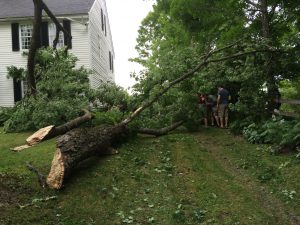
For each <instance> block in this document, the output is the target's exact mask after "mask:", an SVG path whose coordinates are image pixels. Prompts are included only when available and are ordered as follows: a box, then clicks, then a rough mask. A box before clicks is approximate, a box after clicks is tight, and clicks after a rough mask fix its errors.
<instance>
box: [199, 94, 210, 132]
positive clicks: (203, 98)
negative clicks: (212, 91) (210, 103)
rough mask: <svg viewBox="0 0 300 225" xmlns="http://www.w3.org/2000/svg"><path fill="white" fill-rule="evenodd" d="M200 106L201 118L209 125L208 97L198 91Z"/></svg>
mask: <svg viewBox="0 0 300 225" xmlns="http://www.w3.org/2000/svg"><path fill="white" fill-rule="evenodd" d="M198 106H199V111H200V116H201V119H203V121H204V126H205V127H207V126H208V114H209V109H208V107H207V97H206V95H204V94H201V93H198Z"/></svg>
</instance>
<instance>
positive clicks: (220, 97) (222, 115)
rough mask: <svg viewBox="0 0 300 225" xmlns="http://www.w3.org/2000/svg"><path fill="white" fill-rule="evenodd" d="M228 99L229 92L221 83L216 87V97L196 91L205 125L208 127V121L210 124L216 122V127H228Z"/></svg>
mask: <svg viewBox="0 0 300 225" xmlns="http://www.w3.org/2000/svg"><path fill="white" fill-rule="evenodd" d="M230 100H231V96H230V93H229V91H228V90H226V89H225V88H224V86H223V85H220V86H219V87H218V94H217V97H216V96H215V95H207V94H202V93H198V104H199V109H200V112H201V116H202V118H203V120H204V125H205V127H208V122H210V123H211V125H212V126H214V125H215V123H216V125H217V126H218V127H221V128H228V104H229V101H230Z"/></svg>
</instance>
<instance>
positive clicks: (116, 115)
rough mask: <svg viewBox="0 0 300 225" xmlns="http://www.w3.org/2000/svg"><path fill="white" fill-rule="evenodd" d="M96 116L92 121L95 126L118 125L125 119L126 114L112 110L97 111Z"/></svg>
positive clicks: (115, 109)
mask: <svg viewBox="0 0 300 225" xmlns="http://www.w3.org/2000/svg"><path fill="white" fill-rule="evenodd" d="M94 116H95V117H94V118H93V121H92V123H93V125H101V124H108V125H116V124H117V123H119V122H121V120H122V119H123V117H124V113H122V112H121V111H120V110H119V109H117V108H112V109H111V110H109V111H105V112H100V111H96V112H95V113H94Z"/></svg>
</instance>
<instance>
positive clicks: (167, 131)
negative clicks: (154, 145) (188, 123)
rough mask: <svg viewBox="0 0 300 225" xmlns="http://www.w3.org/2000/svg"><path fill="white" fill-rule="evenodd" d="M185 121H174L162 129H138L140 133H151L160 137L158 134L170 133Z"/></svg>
mask: <svg viewBox="0 0 300 225" xmlns="http://www.w3.org/2000/svg"><path fill="white" fill-rule="evenodd" d="M183 123H184V121H179V122H176V123H173V124H171V125H170V126H167V127H164V128H161V129H151V128H140V129H138V130H137V132H138V133H140V134H150V135H154V136H156V137H158V136H162V135H166V134H168V133H169V132H170V131H172V130H175V129H176V128H178V127H179V126H181V125H182V124H183Z"/></svg>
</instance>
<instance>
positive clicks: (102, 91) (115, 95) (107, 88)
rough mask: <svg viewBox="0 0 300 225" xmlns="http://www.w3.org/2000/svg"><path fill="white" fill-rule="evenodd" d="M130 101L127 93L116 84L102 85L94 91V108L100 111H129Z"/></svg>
mask: <svg viewBox="0 0 300 225" xmlns="http://www.w3.org/2000/svg"><path fill="white" fill-rule="evenodd" d="M130 100H131V99H130V96H129V94H128V93H127V91H126V90H124V88H122V87H120V86H118V85H116V84H114V83H102V84H101V85H100V86H99V87H98V88H97V89H96V90H94V91H93V101H94V107H96V108H97V109H98V110H110V109H111V108H113V107H117V108H119V109H120V110H122V111H127V110H128V107H129V106H130Z"/></svg>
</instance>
